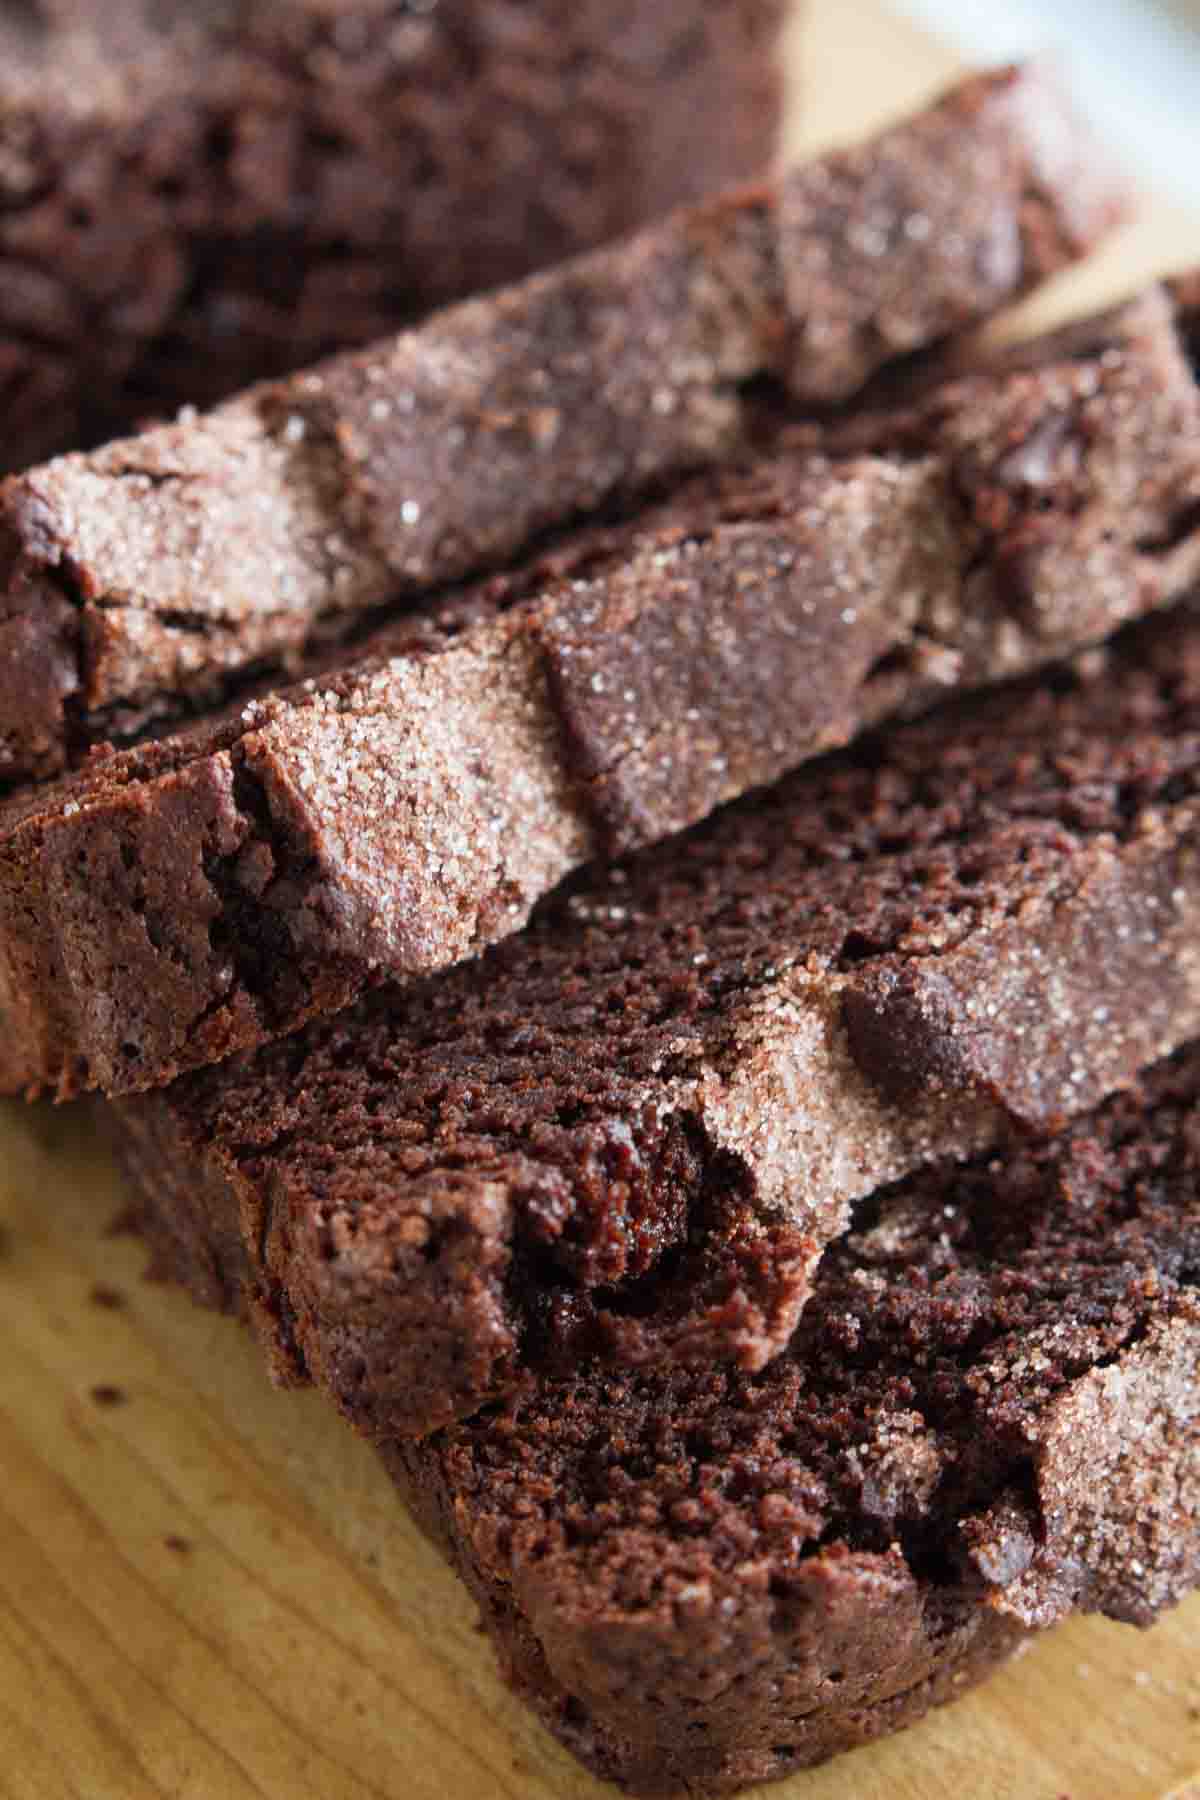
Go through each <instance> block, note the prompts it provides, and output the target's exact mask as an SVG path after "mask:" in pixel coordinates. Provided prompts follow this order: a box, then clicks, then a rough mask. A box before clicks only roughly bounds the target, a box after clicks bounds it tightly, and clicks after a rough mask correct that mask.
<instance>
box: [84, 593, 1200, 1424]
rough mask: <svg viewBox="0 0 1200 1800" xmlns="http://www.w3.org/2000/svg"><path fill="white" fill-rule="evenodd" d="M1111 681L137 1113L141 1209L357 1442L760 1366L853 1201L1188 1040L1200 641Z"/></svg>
mask: <svg viewBox="0 0 1200 1800" xmlns="http://www.w3.org/2000/svg"><path fill="white" fill-rule="evenodd" d="M1099 660H1100V663H1101V665H1102V666H1100V667H1097V666H1096V658H1095V657H1094V656H1092V657H1089V658H1088V659H1087V661H1086V663H1085V665H1084V666H1083V668H1081V669H1079V670H1076V671H1075V672H1074V673H1070V672H1068V671H1066V670H1063V669H1059V670H1056V671H1054V672H1052V673H1051V674H1049V675H1047V676H1046V677H1044V678H1042V679H1041V680H1038V681H1030V682H1027V683H1025V684H1022V685H1020V686H1014V687H1013V688H1010V689H1008V690H1002V691H1000V692H998V693H995V694H992V695H989V696H986V697H984V698H982V699H977V700H975V701H974V702H972V703H971V704H970V705H969V706H965V705H964V706H962V707H960V708H956V709H953V710H950V709H947V710H946V711H944V712H943V713H941V714H940V715H934V716H932V717H930V718H929V719H928V720H926V721H924V722H921V723H919V724H916V725H909V726H906V727H904V728H901V729H896V730H894V731H892V732H890V733H888V734H885V735H880V736H879V737H878V738H876V739H875V740H873V741H868V742H867V743H865V744H864V745H863V746H861V747H860V748H859V749H858V750H856V751H854V752H850V753H843V754H842V755H841V756H838V757H833V758H829V759H827V760H826V761H825V762H824V763H820V764H816V765H814V767H813V768H812V769H810V770H809V771H806V772H801V773H800V774H799V775H796V776H793V777H792V778H791V779H790V780H788V781H786V782H783V783H781V784H780V785H779V786H778V787H777V788H775V789H772V790H769V791H767V792H766V793H763V794H759V795H756V796H754V797H753V798H752V799H749V800H746V801H744V802H741V803H740V804H739V805H737V806H736V807H733V808H730V809H728V810H727V811H726V812H725V813H723V814H720V815H718V816H717V817H716V818H714V819H712V820H710V821H709V822H708V823H707V824H706V825H705V826H703V827H701V828H699V829H698V830H696V831H694V832H692V833H691V834H689V835H687V836H685V837H682V838H680V839H678V840H676V841H674V842H673V843H669V844H666V845H662V846H660V847H658V848H657V849H656V850H653V851H650V852H646V853H643V854H642V855H641V856H639V857H635V858H631V859H630V860H629V861H627V862H626V863H624V864H618V865H616V866H615V867H614V868H612V869H610V870H608V871H607V872H603V871H602V872H599V873H596V874H593V875H591V876H589V877H587V878H579V879H577V880H576V882H575V883H574V884H572V885H570V886H568V887H567V889H566V890H565V891H563V892H561V893H560V894H559V895H558V896H556V897H555V898H554V899H553V900H552V901H551V902H549V903H548V904H547V905H546V906H545V907H543V908H542V909H541V910H540V911H539V913H538V914H537V915H536V916H535V918H534V920H533V922H532V923H531V925H530V926H529V927H528V928H527V929H526V930H525V931H524V932H523V933H521V934H519V935H518V936H515V937H511V938H509V939H508V940H507V941H506V942H505V943H503V944H501V945H499V946H497V947H496V948H495V949H493V950H491V951H489V952H487V953H485V955H484V956H483V957H482V958H481V959H479V960H477V961H475V962H473V963H471V964H469V965H464V966H462V967H460V968H458V969H454V970H449V971H444V972H443V973H442V974H441V975H438V976H435V977H432V978H429V979H426V980H424V981H422V982H419V983H414V984H411V985H409V986H408V987H406V988H403V989H396V988H385V989H382V990H380V991H379V992H377V993H375V994H374V995H372V996H370V997H368V998H367V999H366V1000H364V1001H362V1002H361V1003H359V1005H357V1006H356V1007H354V1008H352V1009H351V1010H349V1011H347V1012H345V1013H343V1014H341V1015H339V1016H338V1017H336V1018H333V1019H327V1020H321V1021H319V1022H315V1023H313V1024H311V1025H310V1026H309V1027H308V1028H307V1029H306V1030H305V1032H303V1033H302V1034H300V1035H299V1036H296V1037H293V1038H290V1039H288V1040H286V1041H283V1042H281V1043H279V1044H276V1045H274V1046H271V1047H269V1048H267V1049H265V1050H262V1051H259V1052H258V1053H257V1054H255V1055H253V1056H241V1057H238V1058H235V1059H234V1060H232V1061H231V1062H229V1063H228V1064H226V1065H224V1066H222V1067H220V1068H215V1069H209V1070H205V1071H202V1072H199V1073H197V1074H194V1075H192V1076H189V1077H187V1078H185V1079H184V1080H182V1081H179V1082H176V1083H175V1084H173V1085H172V1086H171V1087H169V1088H166V1089H163V1090H160V1091H158V1092H157V1093H154V1094H148V1095H144V1096H142V1097H140V1098H139V1099H130V1100H126V1101H124V1102H122V1103H121V1104H120V1106H119V1108H118V1116H119V1118H120V1119H121V1121H122V1125H123V1129H124V1131H125V1132H126V1134H127V1136H128V1137H129V1138H130V1140H131V1141H135V1142H137V1143H138V1144H140V1146H141V1148H140V1149H138V1150H137V1152H136V1161H137V1165H138V1167H137V1172H138V1177H139V1180H140V1182H141V1185H142V1187H143V1188H144V1190H145V1191H146V1192H147V1194H148V1196H149V1201H150V1203H151V1205H152V1207H155V1208H157V1209H158V1210H159V1211H160V1212H161V1213H162V1214H163V1215H165V1216H168V1217H175V1216H178V1218H179V1220H180V1225H179V1230H180V1232H181V1234H182V1236H183V1238H184V1240H185V1241H186V1240H187V1237H188V1235H189V1233H192V1234H194V1233H196V1232H199V1234H200V1235H201V1236H203V1233H204V1230H205V1225H204V1219H205V1216H206V1213H207V1211H208V1210H209V1208H210V1207H212V1208H218V1209H219V1208H225V1209H228V1207H229V1206H230V1205H231V1204H232V1205H235V1206H236V1208H237V1209H238V1211H239V1213H240V1217H241V1221H242V1230H243V1234H244V1254H245V1262H244V1264H243V1267H242V1276H243V1279H244V1284H245V1296H244V1299H243V1300H242V1301H240V1302H239V1304H242V1305H244V1306H246V1307H248V1308H249V1309H250V1310H252V1311H253V1312H254V1314H255V1317H256V1321H257V1323H258V1325H259V1327H260V1329H261V1331H262V1333H263V1335H264V1336H265V1338H266V1340H267V1342H268V1343H269V1345H270V1346H271V1349H272V1355H273V1356H274V1358H275V1361H276V1365H277V1367H279V1368H281V1369H287V1370H290V1372H291V1373H292V1374H293V1375H295V1376H299V1377H302V1378H304V1377H306V1378H309V1379H312V1380H314V1381H316V1382H318V1383H320V1384H321V1385H323V1386H324V1387H325V1388H327V1389H328V1390H329V1391H330V1392H331V1393H332V1394H333V1396H334V1397H335V1398H336V1400H337V1402H338V1404H339V1405H340V1406H341V1407H342V1409H343V1410H344V1411H345V1412H346V1414H347V1415H348V1416H349V1417H350V1418H351V1419H352V1420H353V1421H354V1422H355V1423H356V1424H357V1425H358V1426H359V1427H360V1428H361V1429H363V1430H364V1431H366V1432H367V1433H369V1434H370V1435H372V1436H376V1437H380V1438H386V1437H389V1436H393V1435H396V1434H397V1433H421V1432H425V1431H428V1430H429V1429H431V1428H432V1427H434V1426H436V1425H439V1424H441V1423H443V1422H445V1421H446V1420H447V1419H448V1418H452V1417H454V1416H455V1415H460V1416H462V1415H467V1414H469V1413H470V1412H472V1411H473V1410H474V1409H475V1408H477V1407H478V1406H480V1405H482V1404H484V1403H485V1402H487V1401H488V1400H490V1399H492V1398H494V1397H495V1396H496V1395H497V1394H499V1393H502V1392H503V1391H504V1390H505V1389H506V1388H507V1387H508V1385H509V1384H510V1383H511V1381H512V1379H513V1375H514V1371H515V1370H516V1369H517V1368H518V1367H519V1365H520V1362H521V1359H522V1358H525V1359H527V1360H533V1361H534V1362H539V1363H542V1364H544V1363H551V1364H553V1363H556V1362H565V1363H568V1364H569V1363H570V1361H571V1359H578V1357H579V1356H581V1355H584V1354H598V1355H601V1356H602V1357H604V1358H605V1359H607V1360H608V1361H609V1362H610V1363H613V1364H616V1365H621V1364H625V1363H633V1364H638V1365H640V1364H642V1363H645V1362H646V1361H647V1360H654V1359H657V1361H658V1363H659V1365H660V1366H663V1365H665V1364H666V1363H667V1362H668V1361H669V1360H672V1359H674V1360H677V1361H680V1362H689V1361H693V1360H696V1359H700V1360H702V1361H704V1360H707V1361H709V1362H711V1361H712V1360H713V1358H714V1357H720V1358H723V1359H725V1360H727V1361H734V1362H737V1363H739V1364H740V1365H741V1366H743V1367H750V1368H753V1367H758V1366H761V1365H762V1364H763V1363H764V1362H766V1361H767V1360H769V1358H770V1356H771V1355H773V1354H774V1353H775V1352H777V1351H778V1350H779V1349H780V1348H781V1347H782V1345H783V1344H784V1343H785V1342H786V1341H787V1336H788V1333H789V1331H790V1330H791V1328H792V1326H793V1325H794V1323H795V1320H796V1318H797V1316H798V1315H799V1314H800V1312H801V1310H802V1308H803V1306H804V1303H805V1300H806V1298H807V1295H808V1292H809V1289H810V1284H811V1280H812V1276H813V1270H814V1267H815V1266H816V1265H817V1263H818V1259H819V1257H820V1253H821V1250H822V1247H823V1246H824V1245H826V1244H827V1243H829V1242H830V1241H831V1240H833V1239H834V1238H836V1236H837V1235H838V1234H839V1233H840V1232H841V1231H843V1230H844V1229H845V1227H846V1224H847V1220H848V1218H849V1216H850V1208H851V1206H852V1205H853V1203H854V1202H856V1201H858V1200H859V1199H861V1197H863V1196H864V1195H867V1194H870V1193H871V1192H872V1191H873V1190H874V1189H876V1188H877V1187H878V1186H879V1185H880V1184H881V1183H883V1182H887V1181H890V1180H893V1179H896V1178H898V1177H900V1176H902V1175H904V1174H905V1173H907V1172H908V1171H910V1170H913V1169H915V1168H919V1167H921V1166H923V1165H925V1164H928V1163H929V1162H931V1161H936V1160H937V1159H940V1158H945V1157H964V1156H970V1155H972V1154H975V1153H976V1152H978V1151H979V1150H980V1149H981V1148H982V1147H985V1146H987V1145H991V1144H997V1143H1003V1142H1005V1141H1006V1140H1007V1139H1008V1138H1009V1136H1010V1135H1011V1134H1012V1132H1013V1131H1014V1129H1019V1130H1020V1131H1023V1132H1026V1133H1034V1134H1046V1133H1049V1132H1052V1131H1053V1130H1055V1129H1056V1128H1057V1127H1058V1125H1059V1124H1060V1123H1061V1121H1062V1120H1063V1119H1064V1118H1068V1117H1071V1116H1075V1115H1077V1114H1079V1113H1080V1112H1082V1111H1084V1110H1086V1109H1087V1108H1089V1107H1092V1106H1095V1105H1096V1104H1097V1103H1098V1102H1099V1101H1100V1100H1101V1099H1102V1098H1103V1096H1104V1095H1105V1094H1106V1093H1109V1092H1111V1091H1112V1090H1113V1089H1115V1088H1118V1087H1121V1086H1123V1085H1126V1084H1128V1083H1129V1082H1131V1081H1133V1080H1134V1078H1135V1076H1136V1073H1137V1070H1138V1069H1139V1068H1141V1067H1143V1066H1144V1065H1145V1064H1147V1063H1148V1062H1150V1061H1152V1060H1153V1059H1154V1058H1156V1057H1160V1056H1162V1055H1164V1054H1165V1053H1167V1052H1168V1051H1170V1050H1172V1049H1173V1048H1174V1047H1175V1046H1176V1045H1178V1044H1179V1043H1181V1042H1183V1041H1184V1040H1186V1039H1187V1038H1188V1037H1190V1036H1192V1035H1193V1034H1195V1033H1197V1032H1198V1031H1200V961H1198V959H1197V956H1196V952H1195V944H1196V940H1197V929H1196V928H1197V920H1198V918H1200V860H1198V858H1197V852H1196V807H1197V804H1198V799H1197V781H1198V769H1197V763H1196V742H1197V737H1196V733H1197V728H1198V725H1200V624H1198V623H1197V620H1196V618H1195V616H1194V615H1192V614H1189V613H1187V612H1184V613H1182V614H1176V615H1173V616H1168V617H1164V618H1163V619H1161V620H1159V621H1156V622H1154V623H1153V624H1148V625H1143V626H1142V627H1140V628H1138V629H1136V630H1131V631H1129V632H1128V633H1127V634H1126V635H1125V638H1124V640H1123V641H1122V642H1120V643H1119V644H1117V645H1115V646H1113V647H1111V648H1110V649H1108V650H1107V651H1105V652H1104V653H1102V655H1101V657H1100V659H1099ZM230 1196H231V1197H232V1199H231V1198H230ZM189 1219H190V1220H191V1222H190V1223H189V1222H188V1221H189ZM722 1269H723V1270H724V1271H725V1273H724V1274H722V1273H721V1271H722ZM668 1290H669V1291H670V1293H672V1294H673V1295H674V1296H675V1299H674V1301H672V1303H671V1305H670V1306H668V1304H667V1301H666V1299H665V1297H664V1295H665V1293H666V1292H667V1291H668ZM654 1294H657V1295H658V1300H659V1306H660V1308H661V1310H660V1311H659V1313H658V1322H657V1324H655V1323H654V1322H653V1321H652V1319H651V1311H652V1310H653V1309H649V1308H648V1304H647V1297H648V1295H650V1296H653V1295H654ZM681 1308H682V1311H681V1310H680V1309H681ZM648 1321H649V1322H648Z"/></svg>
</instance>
